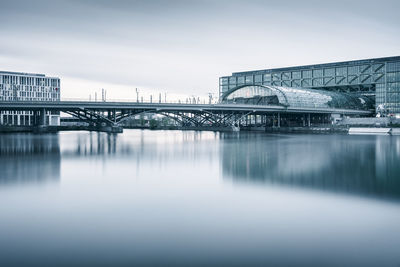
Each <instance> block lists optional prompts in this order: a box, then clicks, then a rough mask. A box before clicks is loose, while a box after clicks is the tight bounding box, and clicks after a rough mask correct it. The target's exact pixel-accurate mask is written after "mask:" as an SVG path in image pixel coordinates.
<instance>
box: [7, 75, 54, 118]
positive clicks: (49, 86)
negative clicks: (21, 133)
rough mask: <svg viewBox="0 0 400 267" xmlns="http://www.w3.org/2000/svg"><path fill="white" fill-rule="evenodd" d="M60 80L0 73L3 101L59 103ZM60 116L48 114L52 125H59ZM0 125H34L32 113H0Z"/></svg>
mask: <svg viewBox="0 0 400 267" xmlns="http://www.w3.org/2000/svg"><path fill="white" fill-rule="evenodd" d="M59 100H60V79H59V78H56V77H47V76H45V75H43V74H33V73H20V72H6V71H0V102H1V101H59ZM59 117H60V116H59V114H51V113H50V112H48V114H47V118H46V120H47V121H48V124H50V125H59V124H60V118H59ZM0 124H3V125H32V124H33V112H32V111H0Z"/></svg>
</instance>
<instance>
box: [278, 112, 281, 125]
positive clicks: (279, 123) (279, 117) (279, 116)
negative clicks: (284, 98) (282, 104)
mask: <svg viewBox="0 0 400 267" xmlns="http://www.w3.org/2000/svg"><path fill="white" fill-rule="evenodd" d="M280 127H281V113H278V128H280Z"/></svg>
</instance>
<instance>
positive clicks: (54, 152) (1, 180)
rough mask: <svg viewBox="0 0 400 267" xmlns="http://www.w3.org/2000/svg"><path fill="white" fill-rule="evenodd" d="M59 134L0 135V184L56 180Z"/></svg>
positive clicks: (58, 167)
mask: <svg viewBox="0 0 400 267" xmlns="http://www.w3.org/2000/svg"><path fill="white" fill-rule="evenodd" d="M60 161H61V157H60V145H59V137H58V135H55V134H53V135H31V134H5V135H0V185H13V184H14V185H15V184H26V183H44V182H54V181H56V182H58V181H59V180H60Z"/></svg>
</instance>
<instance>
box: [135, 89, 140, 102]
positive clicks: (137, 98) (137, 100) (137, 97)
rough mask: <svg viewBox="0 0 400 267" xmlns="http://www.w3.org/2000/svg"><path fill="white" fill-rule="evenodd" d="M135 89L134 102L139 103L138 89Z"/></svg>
mask: <svg viewBox="0 0 400 267" xmlns="http://www.w3.org/2000/svg"><path fill="white" fill-rule="evenodd" d="M135 89H136V102H137V103H139V91H138V89H137V88H135Z"/></svg>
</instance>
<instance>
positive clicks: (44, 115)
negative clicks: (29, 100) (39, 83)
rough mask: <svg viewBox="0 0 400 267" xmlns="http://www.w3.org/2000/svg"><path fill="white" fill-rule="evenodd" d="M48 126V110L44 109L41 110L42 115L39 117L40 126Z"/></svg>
mask: <svg viewBox="0 0 400 267" xmlns="http://www.w3.org/2000/svg"><path fill="white" fill-rule="evenodd" d="M45 125H46V110H45V109H44V108H42V109H41V110H40V115H39V126H45Z"/></svg>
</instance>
